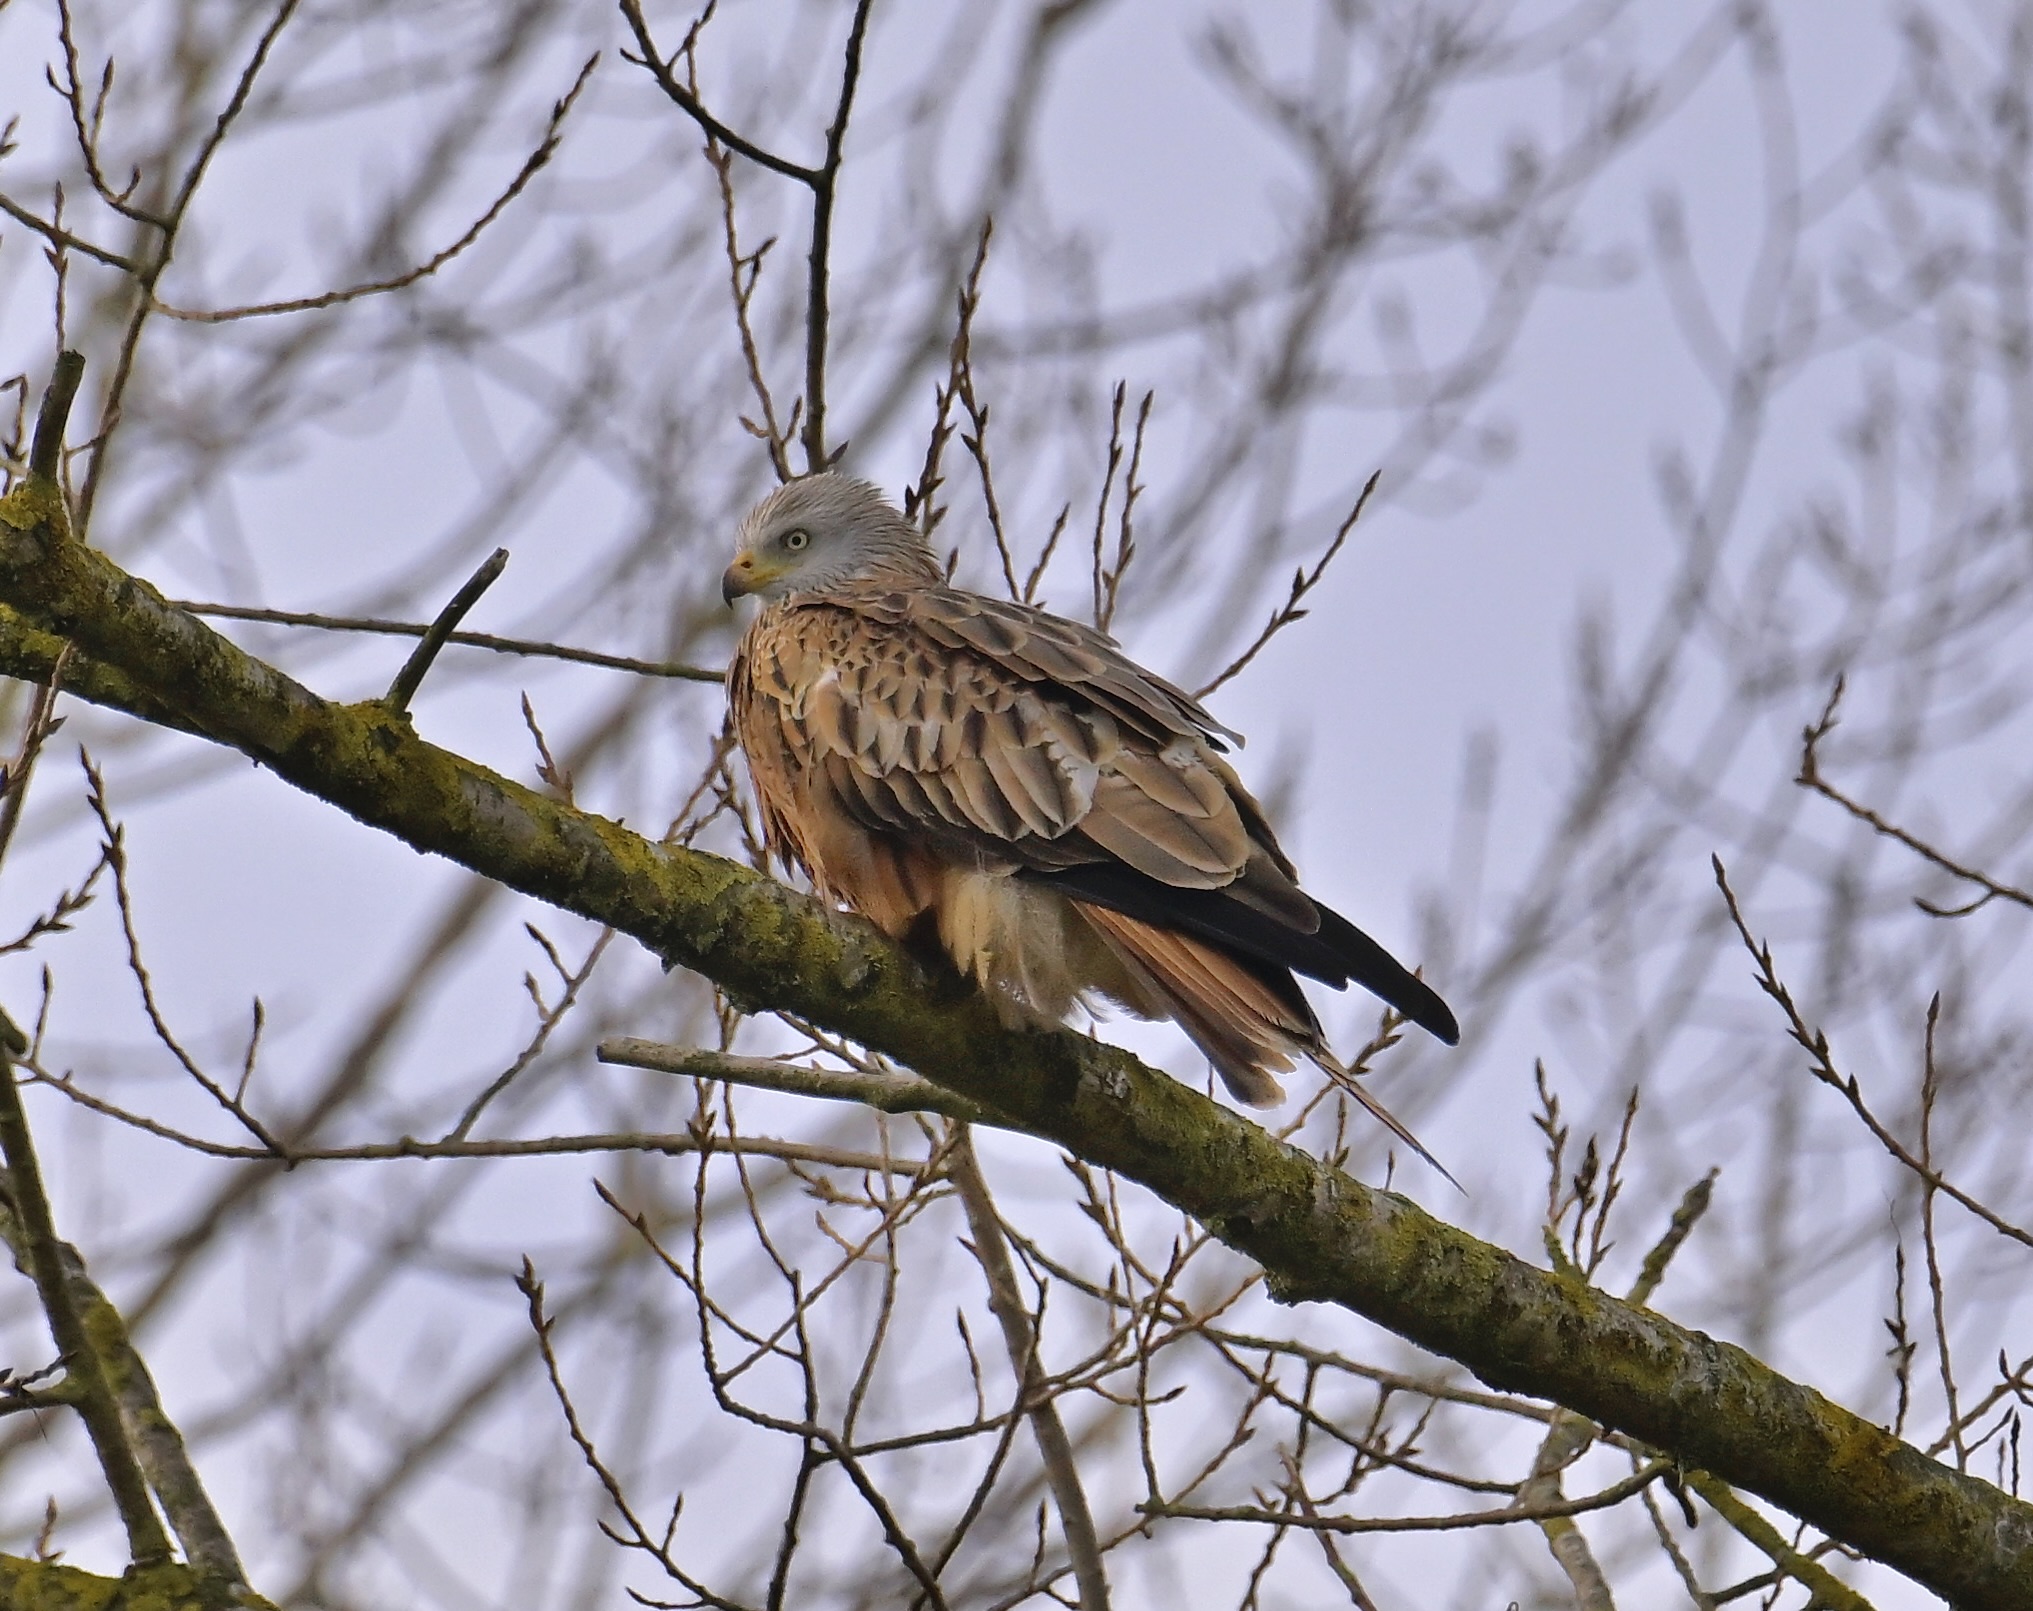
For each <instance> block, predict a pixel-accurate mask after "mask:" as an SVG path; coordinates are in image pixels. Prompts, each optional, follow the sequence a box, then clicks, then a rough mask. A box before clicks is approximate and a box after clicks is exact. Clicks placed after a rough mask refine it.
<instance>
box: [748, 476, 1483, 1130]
mask: <svg viewBox="0 0 2033 1611" xmlns="http://www.w3.org/2000/svg"><path fill="white" fill-rule="evenodd" d="M721 591H722V593H723V595H724V596H725V598H726V600H727V602H728V603H729V604H732V603H733V602H734V601H735V600H736V599H738V598H740V597H742V596H744V595H746V594H756V595H759V596H760V597H761V599H762V600H763V601H764V602H763V608H762V609H761V611H760V612H759V613H758V614H757V615H756V617H755V619H754V621H753V622H752V623H751V624H750V625H749V628H748V630H747V632H746V633H745V634H743V636H742V639H741V644H740V647H739V648H738V649H737V651H736V652H735V656H734V661H733V664H732V665H731V666H730V667H729V668H728V672H727V696H728V703H729V706H730V708H731V711H732V715H733V727H734V733H735V736H736V738H737V739H738V740H739V742H740V745H741V748H742V751H743V753H744V754H745V755H746V756H747V758H748V767H749V771H750V773H751V774H752V776H753V778H754V780H755V792H756V795H757V797H758V799H759V801H760V803H761V814H762V821H763V827H764V832H765V835H766V837H767V840H768V844H769V846H770V848H771V850H772V851H774V852H775V853H776V854H777V855H779V856H780V857H781V858H782V859H783V860H784V861H785V862H786V863H795V864H797V865H799V866H802V867H803V868H804V870H805V872H806V873H807V874H808V875H809V877H810V878H811V880H812V884H813V886H814V887H815V888H816V889H817V891H818V892H819V894H820V895H821V896H822V897H823V898H825V899H828V900H831V901H836V902H843V903H845V904H846V905H847V906H849V907H852V908H853V909H854V910H855V911H857V912H859V913H861V914H862V916H864V917H866V918H868V919H869V920H870V921H872V922H873V923H874V924H875V925H876V926H877V927H878V928H881V929H883V930H885V931H886V932H888V933H889V934H890V935H892V936H894V937H896V938H898V939H901V940H907V941H917V942H925V941H936V942H937V943H938V944H939V945H940V946H942V947H943V949H944V951H945V953H946V955H947V956H949V957H950V958H951V959H952V962H953V965H954V966H955V967H956V968H957V969H959V971H960V972H961V973H962V974H964V975H966V976H967V977H969V978H971V979H973V980H975V981H976V982H977V983H978V984H979V985H980V986H981V987H982V988H983V989H984V990H985V991H986V992H987V993H988V994H989V996H990V997H991V999H992V1000H993V1001H994V1002H995V1003H996V1004H997V1006H998V1009H999V1010H1000V1012H1001V1014H1002V1016H1003V1018H1004V1020H1005V1021H1006V1022H1009V1023H1011V1024H1012V1025H1015V1024H1019V1023H1025V1022H1029V1023H1034V1024H1057V1023H1061V1022H1063V1021H1064V1020H1065V1019H1066V1017H1067V1016H1068V1014H1069V1013H1070V1012H1071V1011H1072V1010H1073V1008H1074V1007H1075V1006H1076V1005H1082V1004H1085V1005H1089V1006H1091V1005H1092V1004H1093V998H1095V997H1097V996H1098V997H1104V998H1106V999H1107V1000H1109V1001H1112V1002H1114V1003H1116V1004H1117V1005H1119V1006H1121V1007H1122V1008H1124V1009H1126V1010H1127V1011H1129V1012H1130V1013H1132V1014H1135V1015H1136V1016H1138V1017H1143V1018H1170V1019H1173V1020H1175V1021H1176V1022H1177V1023H1178V1024H1179V1025H1180V1027H1181V1028H1183V1029H1184V1030H1185V1031H1186V1033H1187V1034H1188V1035H1189V1036H1191V1037H1192V1039H1193V1041H1194V1043H1195V1044H1196V1045H1198V1046H1199V1048H1200V1050H1201V1051H1203V1052H1205V1053H1206V1054H1207V1058H1208V1061H1209V1062H1211V1063H1212V1064H1213V1065H1214V1068H1215V1070H1216V1071H1217V1072H1218V1073H1219V1074H1220V1075H1221V1077H1222V1079H1223V1081H1224V1082H1225V1083H1226V1084H1227V1086H1228V1089H1229V1090H1230V1091H1231V1092H1233V1093H1234V1094H1235V1096H1236V1097H1237V1098H1239V1099H1240V1100H1241V1101H1243V1102H1246V1103H1249V1104H1251V1105H1252V1106H1257V1107H1268V1106H1270V1105H1272V1104H1274V1103H1277V1102H1279V1101H1281V1100H1283V1097H1284V1092H1283V1090H1282V1089H1281V1088H1280V1086H1279V1084H1278V1081H1277V1079H1276V1077H1275V1073H1276V1072H1279V1071H1284V1070H1288V1069H1290V1068H1292V1067H1293V1065H1294V1061H1295V1059H1297V1058H1299V1057H1305V1058H1309V1059H1311V1060H1312V1061H1313V1062H1314V1063H1316V1064H1318V1065H1319V1066H1320V1067H1322V1068H1323V1069H1325V1070H1326V1071H1328V1072H1329V1073H1330V1074H1333V1075H1335V1076H1337V1077H1338V1078H1339V1080H1340V1082H1341V1083H1343V1084H1344V1085H1346V1086H1347V1087H1348V1088H1349V1089H1350V1090H1352V1091H1354V1093H1355V1094H1356V1095H1357V1096H1358V1097H1359V1098H1360V1099H1361V1100H1362V1101H1363V1102H1364V1103H1365V1105H1367V1106H1368V1107H1369V1108H1370V1110H1371V1111H1372V1112H1373V1113H1375V1114H1377V1116H1378V1117H1379V1118H1380V1119H1382V1120H1383V1121H1384V1122H1385V1123H1386V1124H1388V1125H1389V1126H1390V1127H1391V1129H1392V1130H1393V1131H1395V1132H1396V1133H1397V1134H1399V1135H1400V1136H1402V1137H1403V1139H1404V1140H1405V1141H1407V1142H1408V1143H1410V1144H1411V1145H1412V1146H1413V1147H1415V1148H1418V1150H1419V1151H1420V1152H1421V1153H1422V1154H1423V1153H1424V1151H1425V1149H1424V1148H1419V1147H1418V1143H1417V1141H1415V1140H1413V1138H1412V1137H1411V1135H1410V1134H1409V1133H1408V1132H1406V1131H1405V1129H1404V1127H1403V1126H1401V1125H1400V1124H1398V1122H1397V1121H1396V1120H1395V1119H1394V1118H1392V1117H1391V1116H1390V1115H1389V1114H1388V1113H1387V1112H1385V1111H1384V1110H1383V1108H1382V1106H1381V1105H1380V1104H1378V1103H1377V1102H1376V1101H1375V1100H1374V1099H1373V1098H1371V1097H1370V1096H1369V1095H1368V1094H1367V1093H1366V1092H1364V1091H1363V1090H1362V1089H1361V1087H1360V1086H1358V1085H1355V1084H1353V1083H1352V1082H1351V1081H1350V1080H1349V1078H1348V1074H1347V1070H1346V1069H1344V1068H1343V1067H1342V1065H1341V1064H1340V1063H1338V1062H1337V1061H1336V1060H1335V1058H1334V1054H1333V1052H1332V1051H1331V1050H1330V1049H1329V1047H1328V1045H1327V1042H1326V1039H1325V1037H1324V1036H1323V1035H1322V1033H1321V1028H1320V1020H1319V1019H1318V1018H1317V1017H1316V1016H1315V1015H1314V1012H1313V1009H1312V1007H1311V1006H1310V1005H1309V1004H1308V1002H1307V1000H1306V996H1305V994H1304V992H1303V991H1302V990H1301V989H1300V987H1299V985H1298V982H1297V981H1296V980H1295V979H1294V978H1293V975H1294V974H1295V973H1301V974H1305V975H1307V976H1308V977H1310V978H1314V979H1319V980H1322V981H1324V982H1326V983H1327V984H1330V985H1333V986H1334V987H1335V988H1337V989H1341V988H1344V987H1346V985H1347V984H1348V982H1349V981H1350V980H1353V981H1355V983H1357V984H1359V985H1362V986H1363V987H1364V988H1365V989H1368V990H1370V991H1372V992H1374V993H1375V994H1376V995H1378V996H1381V997H1382V998H1383V999H1384V1000H1385V1001H1386V1002H1388V1003H1389V1004H1390V1005H1391V1006H1392V1007H1394V1008H1396V1009H1397V1011H1399V1012H1400V1013H1402V1014H1403V1015H1404V1016H1405V1017H1407V1018H1409V1019H1410V1020H1412V1021H1413V1022H1414V1023H1417V1024H1419V1025H1422V1026H1423V1027H1424V1028H1426V1029H1427V1030H1429V1031H1431V1032H1432V1033H1433V1034H1434V1035H1436V1036H1438V1037H1439V1038H1440V1039H1441V1040H1443V1041H1445V1042H1447V1043H1448V1044H1449V1045H1452V1044H1454V1043H1455V1042H1456V1041H1457V1040H1458V1039H1459V1038H1460V1031H1459V1029H1458V1028H1457V1026H1456V1024H1455V1020H1454V1014H1453V1013H1452V1012H1450V1011H1449V1010H1448V1008H1447V1004H1446V1003H1445V1002H1444V1001H1442V1000H1441V999H1440V997H1439V996H1438V995H1437V994H1435V992H1434V991H1433V990H1432V989H1431V988H1430V987H1429V986H1428V985H1426V984H1425V983H1424V982H1423V981H1421V980H1420V979H1418V978H1417V977H1415V976H1414V975H1413V974H1412V973H1411V972H1409V971H1408V970H1407V969H1405V968H1404V967H1402V966H1400V965H1399V963H1398V962H1397V961H1396V960H1395V959H1394V958H1393V957H1392V956H1391V955H1390V954H1389V953H1388V952H1387V951H1385V950H1384V948H1383V947H1382V946H1380V945H1379V944H1377V942H1376V941H1374V940H1372V939H1371V938H1370V937H1369V936H1368V935H1367V934H1364V933H1363V932H1362V931H1361V930H1360V929H1358V928H1357V927H1355V925H1354V924H1352V923H1350V922H1349V921H1348V920H1347V919H1346V918H1344V917H1342V916H1341V915H1340V914H1339V913H1337V912H1334V911H1332V910H1330V909H1329V908H1328V907H1326V906H1323V905H1322V904H1321V903H1320V902H1318V901H1316V900H1314V899H1313V898H1312V897H1311V896H1310V895H1308V894H1306V892H1305V891H1304V890H1302V889H1301V888H1300V887H1299V883H1298V876H1297V874H1296V872H1295V871H1294V869H1293V867H1292V864H1291V862H1290V861H1289V860H1287V859H1286V857H1285V854H1284V852H1283V851H1281V850H1280V849H1279V848H1278V841H1277V838H1276V836H1275V835H1274V834H1273V833H1272V832H1271V827H1270V824H1269V823H1268V822H1266V821H1265V820H1264V814H1263V810H1262V808H1261V807H1259V806H1258V804H1257V802H1256V801H1255V800H1253V799H1252V798H1251V797H1250V795H1249V791H1248V790H1246V789H1245V788H1244V787H1243V786H1242V783H1241V780H1240V779H1238V778H1237V777H1236V775H1235V771H1234V769H1233V768H1231V767H1230V766H1229V764H1228V762H1227V761H1225V760H1224V759H1223V758H1222V756H1223V753H1224V751H1225V750H1226V748H1227V745H1226V743H1225V742H1224V740H1238V741H1239V739H1238V735H1236V734H1235V733H1233V732H1231V731H1230V730H1229V729H1228V728H1226V727H1223V726H1222V725H1221V723H1219V722H1218V721H1216V720H1215V719H1214V718H1213V717H1212V716H1210V715H1209V714H1208V713H1207V712H1206V711H1205V710H1203V709H1202V708H1201V707H1200V705H1199V703H1198V702H1197V701H1196V700H1194V699H1193V697H1192V696H1191V695H1189V694H1187V693H1185V692H1183V691H1182V690H1180V689H1178V688H1176V687H1174V686H1173V685H1172V684H1171V683H1169V682H1167V681H1165V679H1164V678H1162V677H1159V676H1156V675H1154V674H1153V673H1151V672H1149V671H1146V670H1144V669H1143V667H1141V666H1139V665H1137V664H1136V663H1135V662H1134V661H1132V660H1130V659H1129V658H1128V656H1126V655H1125V654H1124V653H1123V652H1122V650H1121V649H1120V648H1119V647H1118V646H1117V644H1116V643H1115V641H1114V639H1112V638H1110V637H1108V636H1107V635H1106V634H1104V633H1102V632H1099V631H1097V630H1095V629H1094V628H1092V627H1087V626H1082V625H1080V624H1079V623H1077V622H1074V621H1067V620H1063V619H1061V618H1060V617H1058V616H1055V615H1052V614H1050V613H1048V612H1047V611H1045V610H1042V609H1039V608H1037V607H1035V606H1033V605H1028V604H1020V603H1016V602H1014V601H1011V600H1007V599H1000V598H989V597H985V596H984V595H981V594H978V593H968V592H964V591H962V590H960V589H958V588H955V587H952V586H949V585H948V584H947V583H946V581H945V578H944V576H943V574H942V572H941V569H940V566H939V564H938V562H937V561H936V560H935V559H934V557H933V554H932V549H931V546H930V544H929V543H928V542H927V541H926V539H925V537H924V536H923V535H922V534H921V533H920V532H919V530H918V528H917V527H916V526H915V525H913V524H912V523H911V522H910V521H909V520H907V519H906V518H905V517H904V516H903V515H902V514H900V513H899V512H898V511H897V510H896V508H895V507H893V506H892V505H891V504H890V503H889V502H888V501H887V500H886V499H885V498H884V497H883V495H882V493H881V492H880V491H878V490H877V489H876V488H875V487H873V486H871V485H869V484H868V483H867V482H865V481H856V480H852V479H850V478H848V477H846V476H842V475H836V474H822V475H812V476H807V477H805V478H803V479H801V480H796V481H792V482H790V483H788V484H787V485H785V486H782V487H779V488H778V489H777V490H776V491H774V492H772V493H771V494H769V496H768V497H766V498H764V499H763V500H762V502H761V503H760V504H758V505H757V506H756V507H755V508H754V509H753V510H752V511H751V512H750V513H749V514H748V516H747V517H746V518H745V519H744V520H743V521H742V523H741V527H740V532H739V536H738V538H737V551H736V554H735V558H734V562H733V563H732V564H731V565H729V566H728V567H727V571H726V574H725V576H724V577H723V578H722V582H721Z"/></svg>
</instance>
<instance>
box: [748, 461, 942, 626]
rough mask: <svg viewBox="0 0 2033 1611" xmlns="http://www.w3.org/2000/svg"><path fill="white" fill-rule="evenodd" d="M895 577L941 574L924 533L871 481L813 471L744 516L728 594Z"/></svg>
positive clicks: (922, 578) (765, 593)
mask: <svg viewBox="0 0 2033 1611" xmlns="http://www.w3.org/2000/svg"><path fill="white" fill-rule="evenodd" d="M892 577H893V578H894V579H896V580H897V581H899V582H914V583H924V582H936V581H937V580H938V579H939V567H938V564H937V562H936V561H935V560H934V559H933V558H932V549H931V545H930V544H929V543H927V542H926V541H925V538H924V535H923V533H921V532H920V531H919V530H918V528H917V527H916V526H914V525H912V524H911V523H910V522H909V521H908V520H906V519H904V517H903V516H902V514H900V513H899V512H898V511H897V509H896V507H895V505H893V504H892V503H890V501H889V500H888V499H887V498H885V497H884V496H883V495H882V493H881V492H880V491H878V490H877V489H876V488H875V487H873V486H871V485H870V484H869V483H868V482H866V481H856V480H853V479H852V478H850V477H848V476H844V475H833V474H831V473H828V474H825V475H809V476H803V477H800V478H799V479H798V480H796V481H791V482H787V483H786V484H785V485H783V486H781V487H778V488H777V489H776V491H774V492H772V493H771V494H770V495H769V496H768V497H767V498H765V499H763V500H762V502H761V503H759V504H757V505H756V506H755V507H754V508H753V509H751V510H750V511H749V512H748V514H747V516H746V517H745V518H744V519H743V520H742V522H741V528H740V530H739V532H738V533H737V534H736V536H735V541H734V563H733V564H731V565H729V566H728V567H727V569H726V571H725V572H724V573H723V574H722V575H721V578H720V596H721V597H722V598H724V599H726V601H727V602H728V603H729V604H732V603H733V602H734V601H735V600H736V599H738V598H742V597H745V596H746V595H748V594H750V593H753V594H756V595H758V596H759V597H761V598H765V599H778V598H782V597H784V595H786V594H788V593H812V592H823V591H825V590H827V589H829V588H834V587H839V586H842V585H844V584H850V583H855V582H866V581H881V580H885V579H889V578H892Z"/></svg>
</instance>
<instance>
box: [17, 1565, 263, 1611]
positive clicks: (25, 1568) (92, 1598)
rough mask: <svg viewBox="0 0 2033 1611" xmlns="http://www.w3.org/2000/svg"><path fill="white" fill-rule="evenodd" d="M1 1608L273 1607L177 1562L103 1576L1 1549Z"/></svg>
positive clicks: (245, 1610) (177, 1610) (224, 1610)
mask: <svg viewBox="0 0 2033 1611" xmlns="http://www.w3.org/2000/svg"><path fill="white" fill-rule="evenodd" d="M0 1611H273V1607H271V1606H270V1605H269V1603H268V1601H266V1600H264V1599H262V1598H261V1597H260V1596H259V1595H256V1594H251V1593H249V1592H248V1591H247V1590H245V1589H241V1590H238V1591H235V1590H232V1589H229V1588H228V1587H226V1586H225V1585H224V1584H222V1583H221V1582H220V1581H219V1580H218V1579H217V1578H214V1577H207V1576H206V1575H205V1574H203V1573H201V1572H197V1571H194V1570H193V1569H192V1568H190V1567H188V1566H184V1565H182V1564H180V1563H178V1562H174V1561H172V1562H169V1563H167V1564H165V1565H162V1566H154V1567H149V1568H147V1569H146V1570H136V1571H132V1572H129V1573H127V1574H126V1575H125V1576H124V1577H100V1576H98V1575H97V1574H96V1573H92V1572H84V1571H80V1570H79V1569H78V1568H77V1567H75V1566H63V1565H60V1564H58V1563H57V1562H55V1561H31V1560H24V1559H23V1558H21V1557H20V1556H16V1555H0Z"/></svg>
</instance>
